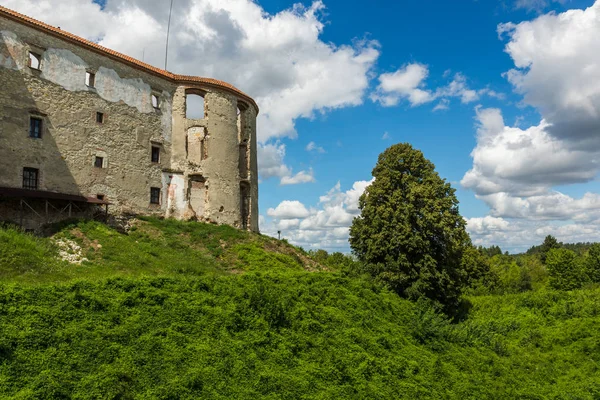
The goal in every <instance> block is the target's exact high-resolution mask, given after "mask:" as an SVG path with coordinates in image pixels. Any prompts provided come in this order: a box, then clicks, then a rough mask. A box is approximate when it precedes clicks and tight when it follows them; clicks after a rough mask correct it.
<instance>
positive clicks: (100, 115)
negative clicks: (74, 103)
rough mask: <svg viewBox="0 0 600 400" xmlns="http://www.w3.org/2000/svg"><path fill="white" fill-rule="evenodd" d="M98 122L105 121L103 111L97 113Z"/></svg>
mask: <svg viewBox="0 0 600 400" xmlns="http://www.w3.org/2000/svg"><path fill="white" fill-rule="evenodd" d="M96 122H97V123H99V124H103V123H104V113H101V112H97V113H96Z"/></svg>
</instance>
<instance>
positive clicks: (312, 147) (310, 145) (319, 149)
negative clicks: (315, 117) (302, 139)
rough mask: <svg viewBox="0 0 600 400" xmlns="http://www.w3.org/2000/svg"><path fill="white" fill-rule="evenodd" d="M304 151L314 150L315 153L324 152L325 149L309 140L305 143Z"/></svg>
mask: <svg viewBox="0 0 600 400" xmlns="http://www.w3.org/2000/svg"><path fill="white" fill-rule="evenodd" d="M306 151H308V152H316V153H321V154H323V153H325V149H324V148H323V147H321V146H317V144H316V143H315V142H309V143H308V144H307V145H306Z"/></svg>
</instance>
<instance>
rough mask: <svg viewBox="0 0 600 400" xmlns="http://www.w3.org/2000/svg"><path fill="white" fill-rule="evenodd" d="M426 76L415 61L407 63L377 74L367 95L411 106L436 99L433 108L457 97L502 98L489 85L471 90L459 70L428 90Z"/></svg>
mask: <svg viewBox="0 0 600 400" xmlns="http://www.w3.org/2000/svg"><path fill="white" fill-rule="evenodd" d="M428 75H429V68H428V67H427V66H426V65H424V64H419V63H413V64H407V65H405V66H403V67H401V68H399V69H398V70H396V71H395V72H389V73H384V74H381V75H380V76H379V85H378V86H377V89H376V90H375V92H374V93H372V94H371V95H370V98H371V100H372V101H374V102H377V103H379V104H381V105H382V106H384V107H391V106H395V105H398V104H399V103H400V102H401V101H407V102H408V103H409V104H410V106H411V107H416V106H420V105H422V104H426V103H430V102H432V101H435V100H437V101H438V103H437V105H436V106H435V107H434V108H433V110H434V111H438V110H447V109H448V108H449V104H450V98H458V99H460V101H461V103H463V104H467V103H471V102H474V101H477V100H479V99H480V98H481V96H484V95H487V96H490V97H495V98H503V95H502V94H500V93H497V92H495V91H493V90H491V89H489V88H482V89H478V90H474V89H471V88H470V87H469V85H468V83H467V78H466V77H465V76H464V75H463V74H461V73H456V74H454V76H453V78H452V80H451V81H450V82H449V83H448V84H446V85H445V86H441V87H439V88H437V89H435V90H433V89H428V88H427V85H426V82H425V81H426V79H427V77H428ZM450 75H451V73H450V71H446V72H444V77H445V78H448V77H449V76H450Z"/></svg>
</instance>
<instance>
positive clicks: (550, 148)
mask: <svg viewBox="0 0 600 400" xmlns="http://www.w3.org/2000/svg"><path fill="white" fill-rule="evenodd" d="M498 32H499V34H500V36H501V37H504V38H507V39H508V42H507V44H506V52H507V53H508V54H509V55H510V57H511V58H512V59H513V61H514V64H515V68H513V69H511V70H509V71H508V72H507V73H506V75H505V76H506V78H507V79H508V80H509V82H510V83H511V84H512V85H513V86H514V88H515V91H516V92H518V93H520V94H522V95H523V101H524V103H525V104H528V105H530V106H532V107H534V108H535V109H536V110H538V111H539V113H540V114H541V116H542V119H541V121H540V122H539V123H538V124H537V125H533V126H529V127H526V128H521V127H517V126H513V127H510V126H506V124H505V122H504V119H503V118H502V113H501V111H500V110H498V109H493V108H487V109H484V108H480V107H478V108H476V121H477V145H476V147H475V149H474V150H473V152H472V153H471V156H472V157H473V167H472V169H471V170H469V171H468V172H467V173H466V174H465V176H464V177H463V179H462V181H461V183H462V185H463V186H464V187H466V188H469V189H472V190H473V191H474V192H475V194H476V195H477V196H478V197H479V198H480V199H482V200H484V201H485V202H486V203H487V204H488V205H489V206H490V208H491V212H490V216H488V217H486V218H487V219H477V218H475V219H471V220H469V229H470V230H471V234H472V235H474V236H475V238H476V239H477V240H479V241H481V242H482V243H483V242H486V241H487V243H506V244H507V245H509V246H510V245H511V243H512V244H515V243H518V242H519V241H521V240H522V241H523V243H531V242H532V241H534V243H535V242H536V240H537V241H540V240H539V239H540V237H541V238H542V239H543V236H544V235H546V234H554V235H556V236H557V237H558V238H559V240H563V241H578V240H598V239H599V238H598V234H597V233H596V232H599V231H600V195H598V194H595V193H586V194H584V195H583V196H582V197H580V198H574V197H571V196H569V195H566V194H564V193H561V192H560V191H557V190H556V189H555V188H556V187H557V186H559V185H563V186H564V185H569V184H578V183H586V182H590V181H592V180H594V179H596V177H597V175H598V171H599V170H600V37H599V35H598V32H600V1H597V2H596V3H595V4H594V5H593V6H591V7H589V8H587V9H585V10H569V11H566V12H564V13H560V14H554V13H550V14H546V15H542V16H539V17H537V18H535V19H533V20H532V21H525V22H521V23H519V24H512V23H507V24H501V25H500V26H499V27H498ZM517 124H518V123H517V122H516V123H515V125H517ZM588 234H589V235H588ZM586 235H587V236H586Z"/></svg>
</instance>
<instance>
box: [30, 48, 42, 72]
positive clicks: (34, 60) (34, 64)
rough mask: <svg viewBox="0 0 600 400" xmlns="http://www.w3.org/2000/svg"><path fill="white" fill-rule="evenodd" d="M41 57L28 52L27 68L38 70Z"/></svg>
mask: <svg viewBox="0 0 600 400" xmlns="http://www.w3.org/2000/svg"><path fill="white" fill-rule="evenodd" d="M40 64H41V56H40V55H39V54H35V53H32V52H31V51H30V52H29V67H30V68H32V69H38V70H39V69H40Z"/></svg>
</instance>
